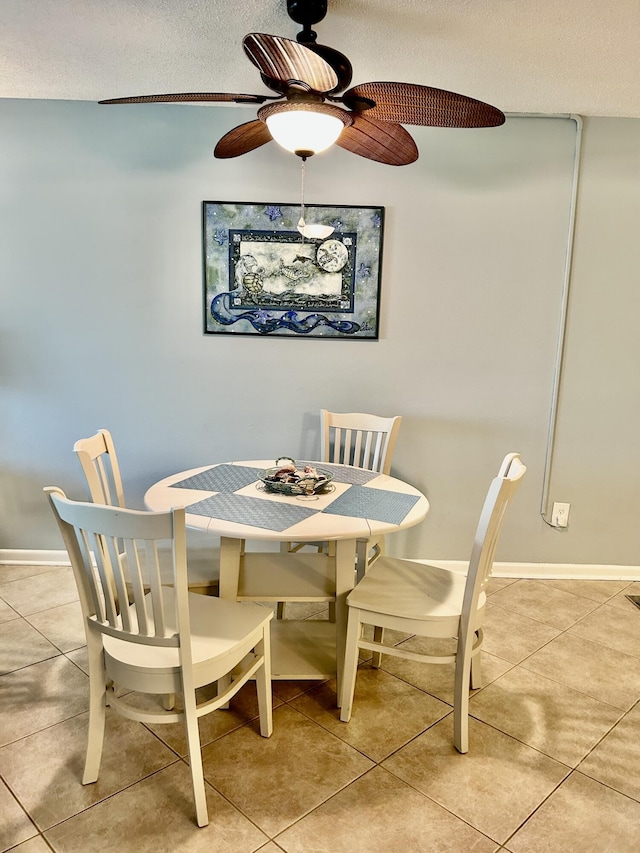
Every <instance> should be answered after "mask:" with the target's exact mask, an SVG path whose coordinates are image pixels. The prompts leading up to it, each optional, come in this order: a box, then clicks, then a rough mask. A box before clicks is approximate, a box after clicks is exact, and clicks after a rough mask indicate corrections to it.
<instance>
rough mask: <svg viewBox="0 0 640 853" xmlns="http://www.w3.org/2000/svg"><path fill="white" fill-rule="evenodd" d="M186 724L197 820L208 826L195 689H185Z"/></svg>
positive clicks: (199, 824) (199, 823)
mask: <svg viewBox="0 0 640 853" xmlns="http://www.w3.org/2000/svg"><path fill="white" fill-rule="evenodd" d="M184 725H185V730H186V735H187V746H188V754H189V767H190V769H191V784H192V786H193V799H194V801H195V805H196V821H197V823H198V826H207V824H208V823H209V813H208V811H207V795H206V791H205V785H204V772H203V769H202V751H201V746H200V732H199V730H198V717H197V715H196V697H195V693H194V691H193V690H185V691H184Z"/></svg>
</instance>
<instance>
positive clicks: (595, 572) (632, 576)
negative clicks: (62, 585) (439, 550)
mask: <svg viewBox="0 0 640 853" xmlns="http://www.w3.org/2000/svg"><path fill="white" fill-rule="evenodd" d="M424 562H430V563H433V565H436V566H443V567H444V568H447V569H452V570H454V571H455V570H459V571H460V572H465V571H466V568H467V563H465V562H464V561H463V560H424ZM3 565H4V566H9V565H11V566H23V565H25V566H68V565H70V564H69V556H68V554H67V552H66V551H64V550H60V551H40V550H38V551H36V550H27V549H24V550H11V549H8V548H7V549H2V548H0V566H3ZM493 576H494V577H497V578H531V579H538V580H544V579H547V580H622V581H630V582H631V581H640V566H607V565H598V564H593V565H591V564H588V563H585V564H581V563H498V562H496V563H494V564H493Z"/></svg>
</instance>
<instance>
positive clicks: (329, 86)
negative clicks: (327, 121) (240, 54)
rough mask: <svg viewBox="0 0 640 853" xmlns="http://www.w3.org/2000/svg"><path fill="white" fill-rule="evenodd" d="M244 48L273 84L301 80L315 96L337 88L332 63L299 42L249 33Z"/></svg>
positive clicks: (264, 34)
mask: <svg viewBox="0 0 640 853" xmlns="http://www.w3.org/2000/svg"><path fill="white" fill-rule="evenodd" d="M242 45H243V47H244V51H245V53H246V54H247V56H248V57H249V59H250V60H251V62H253V64H254V65H255V66H256V68H259V69H260V71H261V72H262V73H263V74H264V75H265V77H269V78H270V79H272V80H279V81H280V82H281V83H288V82H289V81H290V80H291V81H293V80H300V81H301V82H303V83H306V84H307V86H309V87H310V88H311V89H313V91H314V92H331V91H332V90H333V89H335V88H336V86H337V85H338V76H337V74H336V72H335V71H334V70H333V68H332V67H331V66H330V65H329V63H328V62H325V60H324V59H323V58H322V57H321V56H319V55H318V54H317V53H314V52H313V51H312V50H309V48H308V47H305V46H304V45H302V44H299V43H298V42H297V41H292V40H291V39H285V38H282V37H281V36H270V35H267V34H266V33H249V35H247V36H245V37H244V39H243V40H242Z"/></svg>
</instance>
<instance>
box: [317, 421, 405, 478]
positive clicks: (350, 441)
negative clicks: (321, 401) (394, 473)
mask: <svg viewBox="0 0 640 853" xmlns="http://www.w3.org/2000/svg"><path fill="white" fill-rule="evenodd" d="M320 418H321V428H322V455H321V461H323V462H335V463H341V464H343V465H355V466H356V467H358V468H367V469H368V470H370V471H378V472H379V473H381V474H389V473H390V472H391V460H392V457H393V452H394V450H395V446H396V441H397V438H398V431H399V429H400V424H401V422H402V417H401V416H400V415H398V416H396V417H392V418H385V417H380V416H379V415H369V414H364V413H361V412H350V413H339V412H329V411H327V410H326V409H322V410H321V412H320Z"/></svg>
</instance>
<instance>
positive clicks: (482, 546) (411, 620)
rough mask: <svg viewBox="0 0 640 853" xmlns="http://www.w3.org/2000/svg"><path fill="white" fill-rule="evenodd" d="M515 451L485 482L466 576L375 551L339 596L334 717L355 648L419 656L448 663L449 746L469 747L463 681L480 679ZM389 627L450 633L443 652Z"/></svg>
mask: <svg viewBox="0 0 640 853" xmlns="http://www.w3.org/2000/svg"><path fill="white" fill-rule="evenodd" d="M526 470H527V469H526V467H525V465H524V464H523V463H522V462H521V460H520V456H519V455H518V454H517V453H509V454H508V455H507V456H505V458H504V460H503V462H502V465H501V466H500V470H499V471H498V475H497V476H496V477H495V478H494V480H493V481H492V482H491V485H490V487H489V491H488V493H487V497H486V499H485V502H484V506H483V508H482V513H481V515H480V521H479V523H478V528H477V530H476V535H475V539H474V544H473V550H472V552H471V559H470V561H469V569H468V572H467V574H466V575H464V574H460V573H456V572H453V571H450V570H449V569H445V568H439V567H438V566H431V565H428V564H427V563H426V562H425V561H423V560H399V559H393V558H389V557H381V558H380V559H379V560H378V561H377V562H376V564H375V565H374V566H373V567H372V568H371V569H370V570H369V571H368V572H367V574H366V575H365V577H364V578H363V579H362V580H361V581H360V583H358V584H357V586H356V587H355V588H354V589H353V591H352V592H351V593H350V594H349V597H348V598H347V603H348V606H349V619H348V627H347V642H346V652H345V666H344V680H343V686H342V695H341V711H340V719H341V720H342V721H343V722H349V720H350V718H351V710H352V705H353V696H354V691H355V684H356V672H357V666H358V649H368V650H369V651H372V652H373V653H374V666H378V665H379V663H380V656H381V654H388V655H394V656H396V657H404V658H408V659H410V660H415V661H422V662H424V663H443V664H447V663H452V662H455V665H456V666H455V690H454V710H453V714H454V745H455V747H456V749H457V750H458V751H459V752H467V751H468V749H469V733H468V732H469V719H468V718H469V688H470V687H471V688H473V689H475V688H478V687H481V686H482V675H481V661H480V654H481V651H482V639H483V635H482V624H483V620H484V609H485V602H486V594H485V587H486V585H487V582H488V580H489V576H490V574H491V569H492V566H493V559H494V554H495V550H496V546H497V544H498V538H499V536H500V532H501V529H502V526H503V523H504V519H505V513H506V510H507V506H508V505H509V502H510V500H511V498H512V497H513V494H514V492H515V491H516V489H517V487H518V486H519V484H520V481H521V479H522V477H523V475H524V473H525V471H526ZM365 625H372V626H373V627H374V637H373V640H366V639H365V638H364V636H363V628H364V626H365ZM386 628H391V629H394V630H396V631H402V632H405V633H409V634H414V635H416V636H418V637H429V638H457V648H456V652H455V653H454V654H451V655H447V656H442V655H428V654H423V653H417V652H411V651H409V650H407V649H404V648H403V645H402V643H400V644H399V645H397V646H390V645H385V643H384V635H383V630H384V629H386Z"/></svg>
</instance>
